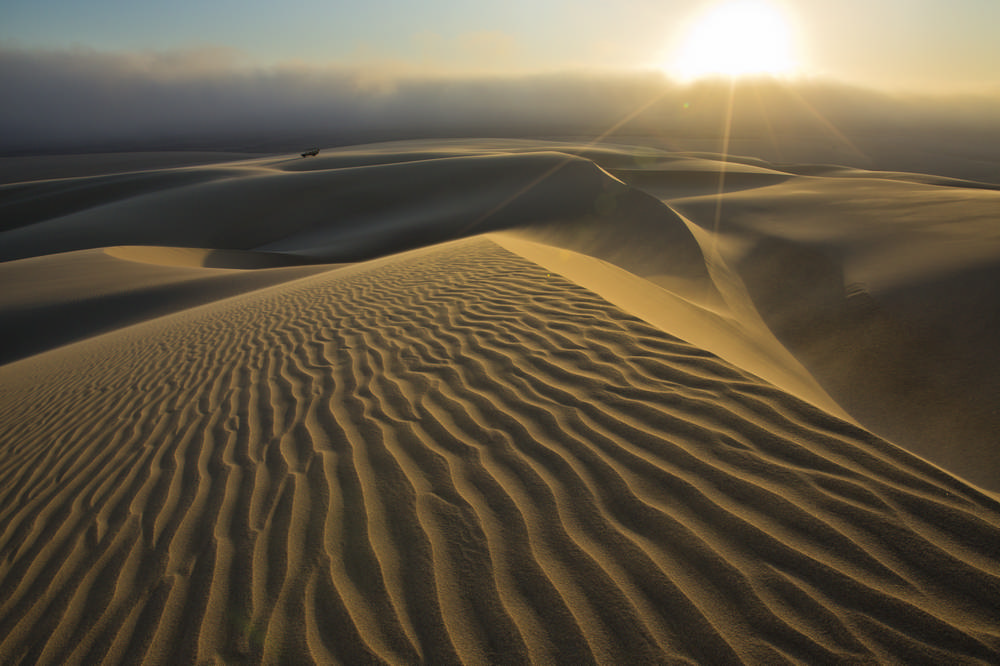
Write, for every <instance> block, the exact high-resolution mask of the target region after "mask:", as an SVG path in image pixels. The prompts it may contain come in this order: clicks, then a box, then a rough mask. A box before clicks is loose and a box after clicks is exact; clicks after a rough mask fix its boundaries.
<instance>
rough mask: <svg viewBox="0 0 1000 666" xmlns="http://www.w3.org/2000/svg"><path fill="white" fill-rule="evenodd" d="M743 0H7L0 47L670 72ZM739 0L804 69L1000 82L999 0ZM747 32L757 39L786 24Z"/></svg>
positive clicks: (399, 67) (486, 68)
mask: <svg viewBox="0 0 1000 666" xmlns="http://www.w3.org/2000/svg"><path fill="white" fill-rule="evenodd" d="M733 1H734V0H721V1H720V0H616V1H615V2H609V1H608V0H504V2H498V1H494V2H480V1H476V0H352V1H351V2H330V1H323V0H288V1H286V2H281V3H278V2H274V1H273V0H269V1H266V2H265V1H263V0H171V1H170V2H166V1H165V0H164V1H162V2H155V3H154V2H145V1H141V0H88V1H87V2H80V1H79V0H0V46H4V47H6V48H8V49H17V50H30V51H34V50H64V49H73V48H84V49H92V50H96V51H100V52H111V53H122V52H148V51H158V52H175V51H190V52H194V53H196V54H197V56H196V59H197V58H201V59H202V60H203V61H204V63H205V66H241V65H242V66H254V67H261V66H263V67H272V66H276V65H296V66H298V65H310V66H322V67H325V66H330V65H332V66H339V67H351V68H357V67H361V68H368V67H370V68H373V69H385V70H389V71H394V72H396V71H398V72H401V73H409V74H436V73H463V74H479V73H490V74H495V73H503V74H507V73H518V74H520V73H531V72H554V71H565V70H573V69H594V68H601V69H611V70H621V69H636V68H646V69H648V68H656V67H659V66H662V67H664V68H665V69H666V70H667V71H668V72H669V71H672V67H673V65H674V64H675V63H676V62H677V60H678V58H679V57H680V55H679V54H680V53H681V52H682V51H683V49H685V48H688V47H689V42H690V41H691V39H692V35H694V34H703V33H704V31H702V33H698V29H699V25H700V24H702V23H704V21H705V17H706V16H707V15H708V14H710V12H711V11H712V8H713V7H715V6H717V5H720V4H727V3H730V2H733ZM736 1H737V2H747V1H749V2H753V3H755V4H757V5H760V4H761V3H766V4H768V5H770V6H771V7H773V10H774V12H776V13H777V14H779V15H780V17H781V19H782V21H783V22H784V25H786V26H787V31H788V33H787V35H785V37H787V40H788V42H789V46H788V49H789V52H790V55H789V56H788V57H789V59H790V60H791V61H793V62H791V63H790V64H791V65H793V67H792V68H791V69H792V71H793V73H796V74H805V75H809V76H822V77H829V78H834V79H838V80H841V81H845V82H851V83H857V84H862V85H866V86H874V87H880V88H901V89H909V90H924V91H954V90H968V91H977V90H980V91H994V92H995V91H996V90H997V89H998V88H1000V38H998V35H1000V33H998V30H1000V0H736ZM743 32H744V33H746V32H751V33H752V32H753V30H752V29H749V30H747V31H743ZM701 39H703V40H704V39H710V38H706V37H702V38H701ZM720 39H722V38H720ZM725 39H726V41H727V43H729V44H730V46H731V45H732V44H731V42H732V39H733V38H732V37H726V38H725ZM738 39H740V40H742V43H741V44H739V45H738V46H739V47H740V48H742V49H744V51H745V52H746V51H750V52H754V51H755V50H756V49H757V48H758V46H759V47H760V48H765V47H766V45H767V44H768V43H770V42H773V41H774V40H775V39H778V37H776V36H775V35H772V34H742V35H740V36H739V37H738ZM728 57H736V56H735V55H730V56H728Z"/></svg>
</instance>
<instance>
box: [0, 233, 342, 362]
mask: <svg viewBox="0 0 1000 666" xmlns="http://www.w3.org/2000/svg"><path fill="white" fill-rule="evenodd" d="M291 259H292V260H294V259H295V258H294V257H293V258H291ZM287 263H288V258H286V257H282V256H280V255H267V254H264V253H258V252H234V251H218V250H197V249H193V248H166V247H145V248H143V247H115V248H108V249H106V250H79V251H77V252H67V253H63V254H54V255H48V256H43V257H33V258H31V259H20V260H18V261H8V262H2V263H0V284H2V285H5V286H8V288H6V289H5V290H3V291H2V292H0V363H7V362H9V361H13V360H16V359H19V358H24V357H26V356H30V355H32V354H37V353H39V352H43V351H46V350H48V349H52V348H54V347H58V346H60V345H63V344H67V343H69V342H75V341H77V340H82V339H85V338H88V337H90V336H92V335H97V334H99V333H104V332H107V331H113V330H115V329H117V328H120V327H123V326H128V325H130V324H134V323H137V322H140V321H145V320H147V319H153V318H155V317H159V316H162V315H165V314H169V313H171V312H178V311H181V310H185V309H187V308H190V307H194V306H196V305H202V304H204V303H210V302H212V301H215V300H219V299H222V298H228V297H230V296H234V295H236V294H242V293H245V292H248V291H253V290H255V289H261V288H264V287H269V286H271V285H274V284H278V283H281V282H286V281H289V280H294V279H297V278H300V277H303V276H305V275H313V274H315V273H320V272H323V271H328V270H331V269H332V268H335V267H334V266H328V265H320V266H288V265H287ZM206 264H211V265H213V266H215V268H209V267H207V266H206ZM281 264H285V266H284V267H282V266H281ZM221 266H232V267H234V268H230V269H226V268H221ZM235 267H240V268H241V269H243V270H237V269H236V268H235ZM251 267H254V268H256V269H257V270H248V269H250V268H251Z"/></svg>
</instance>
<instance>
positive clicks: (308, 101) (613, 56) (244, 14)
mask: <svg viewBox="0 0 1000 666" xmlns="http://www.w3.org/2000/svg"><path fill="white" fill-rule="evenodd" d="M997 26H1000V0H615V1H614V2H611V1H609V0H504V2H480V1H476V0H436V1H434V0H424V1H422V2H421V1H418V0H364V1H361V0H355V1H353V2H349V3H348V2H329V1H327V2H322V1H320V0H286V1H285V2H282V3H277V2H263V1H262V0H171V1H170V2H165V1H164V2H144V1H140V0H128V1H125V0H88V2H80V1H79V0H0V91H3V94H4V103H3V104H0V154H23V153H25V152H28V153H30V152H34V151H42V150H47V151H58V150H69V149H73V150H111V149H115V150H119V149H120V150H132V149H145V148H146V147H149V148H150V149H179V148H182V147H185V146H187V147H188V148H190V149H199V150H201V149H212V150H214V149H222V148H226V147H228V148H232V149H238V150H255V149H260V150H276V149H279V147H280V149H281V150H285V149H286V148H289V147H291V148H301V145H300V144H303V145H304V144H313V143H316V144H317V145H320V144H322V145H342V144H344V143H350V142H361V141H366V140H383V139H391V138H408V137H419V136H472V135H475V136H526V135H531V136H570V135H573V136H597V135H602V134H604V133H605V132H608V131H609V130H611V129H614V130H615V131H619V133H620V134H623V133H625V132H627V131H635V132H639V133H647V134H648V133H655V134H658V135H659V136H662V137H665V138H668V139H669V137H671V136H673V137H677V136H682V135H683V136H687V137H695V138H697V137H701V136H704V137H711V136H714V135H715V134H718V132H719V128H720V127H721V126H722V124H723V120H724V119H725V117H726V113H727V103H728V102H727V100H729V101H732V100H733V99H735V100H736V102H737V103H736V105H735V110H734V111H733V113H732V129H733V133H734V134H733V135H734V137H736V136H744V137H753V136H761V135H762V133H765V134H773V133H774V130H775V128H778V129H780V130H781V131H782V132H785V133H787V132H788V131H791V130H793V129H796V128H798V130H801V131H803V132H805V131H809V132H813V133H814V134H815V133H816V132H819V134H820V135H822V138H821V140H820V143H822V144H824V145H829V146H831V150H832V149H833V147H841V146H847V149H848V152H852V151H853V152H854V153H857V152H858V151H857V150H855V149H854V148H851V142H850V141H845V140H844V139H846V138H847V137H848V135H850V136H851V137H862V138H863V137H864V136H869V137H871V136H875V137H886V136H890V135H893V136H894V135H896V134H898V133H899V132H903V131H909V132H910V134H911V135H912V134H913V133H914V132H915V130H913V129H912V128H920V131H921V133H922V136H925V137H928V138H933V139H934V141H937V142H939V143H941V145H947V143H948V142H949V141H960V142H967V143H969V144H970V145H974V146H982V150H984V151H993V150H994V148H995V147H996V145H997V143H998V142H1000V39H997V36H996V32H997ZM754 81H759V82H760V83H759V85H757V84H755V83H753V82H754ZM730 82H731V84H732V85H734V86H736V88H739V92H738V94H737V95H736V97H727V95H726V91H727V89H728V86H729V85H730ZM751 84H752V85H751ZM775 84H780V85H777V87H776V85H775ZM748 86H749V87H748ZM782 86H783V87H782ZM736 88H734V90H736ZM741 132H742V134H740V133H741ZM986 136H990V137H992V139H991V141H992V143H991V142H985V141H984V140H983V137H986ZM830 137H832V139H830ZM904 142H910V139H909V138H907V139H906V140H905V141H904ZM936 145H937V144H935V146H936ZM228 148H226V149H228ZM838 150H839V148H838ZM934 150H937V148H936V147H935V148H934ZM838 159H839V158H838ZM861 164H863V162H861Z"/></svg>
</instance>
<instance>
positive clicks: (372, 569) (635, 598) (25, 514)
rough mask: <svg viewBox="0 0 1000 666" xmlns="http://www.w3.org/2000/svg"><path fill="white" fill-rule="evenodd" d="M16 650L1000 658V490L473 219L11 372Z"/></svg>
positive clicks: (377, 657)
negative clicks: (835, 412) (474, 230)
mask: <svg viewBox="0 0 1000 666" xmlns="http://www.w3.org/2000/svg"><path fill="white" fill-rule="evenodd" d="M0 442H2V447H0V637H2V639H0V662H3V663H22V662H23V663H28V662H38V663H51V664H64V663H95V662H98V661H106V662H108V663H119V662H131V663H139V662H143V663H194V662H208V661H240V660H251V661H262V662H264V663H311V662H317V663H337V662H340V663H368V662H381V661H384V662H395V663H416V662H425V663H435V664H444V663H456V662H459V661H464V662H467V663H487V662H492V663H496V662H500V661H510V662H518V661H527V660H532V661H535V662H537V663H566V664H581V663H589V662H593V661H598V662H602V663H653V662H670V661H673V662H677V663H712V664H723V663H738V662H752V663H768V664H774V663H788V662H800V663H845V662H851V663H990V662H993V663H995V662H996V661H997V660H998V659H1000V630H998V628H1000V564H998V562H1000V552H998V549H1000V506H998V504H997V503H996V502H994V501H993V500H991V499H990V498H988V497H986V496H984V495H983V494H981V493H980V492H978V491H976V490H975V489H973V488H971V487H970V486H968V485H966V484H964V483H963V482H961V481H959V480H958V479H956V478H954V477H952V476H950V475H948V474H946V473H944V472H942V471H940V470H939V469H937V468H935V467H933V466H931V465H928V464H926V463H924V462H922V461H921V460H920V459H918V458H916V457H914V456H912V455H910V454H908V453H907V452H905V451H904V450H902V449H899V448H897V447H895V446H893V445H891V444H888V443H887V442H885V441H883V440H881V439H879V438H878V437H875V436H873V435H871V434H869V433H868V432H866V431H864V430H862V429H860V428H858V427H855V426H852V425H850V424H847V423H845V422H844V421H841V420H839V419H837V418H834V417H832V416H829V415H827V414H826V413H824V412H822V411H820V410H818V409H816V408H814V407H812V406H810V405H808V404H807V403H804V402H802V401H800V400H797V399H795V398H793V397H791V396H789V395H788V394H786V393H783V392H781V391H779V390H777V389H775V388H773V387H772V386H770V385H768V384H765V383H764V382H762V381H760V380H758V379H756V378H755V377H753V376H752V375H749V374H746V373H745V372H743V371H741V370H739V369H737V368H735V367H733V366H732V365H730V364H728V363H725V362H723V361H721V360H720V359H718V358H717V357H715V356H713V355H711V354H709V353H706V352H704V351H701V350H699V349H698V348H696V347H693V346H691V345H689V344H687V343H685V342H682V341H681V340H679V339H677V338H674V337H672V336H670V335H668V334H666V333H664V332H663V331H661V330H659V329H657V328H654V327H652V326H650V325H648V324H645V323H644V322H642V321H640V320H638V319H635V318H633V317H631V316H628V315H626V314H625V313H624V312H622V311H621V310H619V309H618V308H616V307H614V306H613V305H611V304H609V303H608V302H606V301H603V300H602V299H600V298H598V297H597V296H595V295H594V294H593V293H592V292H589V291H587V290H585V289H582V288H580V287H578V286H576V285H575V284H573V283H571V282H568V281H566V280H564V279H562V278H560V277H557V276H553V275H551V274H549V273H547V272H546V271H545V270H544V269H541V268H540V267H539V266H538V265H536V264H534V263H531V262H529V261H527V260H525V259H523V258H521V257H519V256H517V255H514V254H512V253H510V252H508V251H505V250H503V249H501V248H500V247H499V246H497V245H496V244H494V243H492V242H490V241H487V240H483V239H469V240H464V241H458V242H454V243H450V244H446V245H442V246H439V247H436V248H431V249H426V250H420V251H415V252H412V253H408V254H405V255H398V256H395V257H391V258H387V259H382V260H377V261H373V262H369V263H365V264H360V265H357V266H352V267H347V268H344V269H341V270H338V271H334V272H330V273H326V274H322V275H317V276H314V277H310V278H305V279H303V280H298V281H295V282H291V283H287V284H284V285H279V286H276V287H273V288H270V289H266V290H262V291H257V292H254V293H251V294H246V295H243V296H239V297H235V298H231V299H227V300H224V301H219V302H217V303H214V304H210V305H206V306H203V307H199V308H193V309H190V310H187V311H185V312H182V313H178V314H174V315H170V316H167V317H163V318H160V319H157V320H155V321H153V322H149V323H146V324H139V325H136V326H132V327H129V328H123V329H121V330H119V331H116V332H113V333H109V334H107V335H103V336H100V337H96V338H92V339H90V340H87V341H84V342H81V343H78V344H75V345H71V346H68V347H64V348H62V349H58V350H54V351H51V352H49V353H46V354H42V355H39V356H35V357H33V358H30V359H25V360H23V361H19V362H15V363H10V364H7V365H5V366H2V367H0Z"/></svg>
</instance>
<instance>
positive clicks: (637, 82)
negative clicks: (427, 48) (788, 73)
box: [0, 48, 1000, 177]
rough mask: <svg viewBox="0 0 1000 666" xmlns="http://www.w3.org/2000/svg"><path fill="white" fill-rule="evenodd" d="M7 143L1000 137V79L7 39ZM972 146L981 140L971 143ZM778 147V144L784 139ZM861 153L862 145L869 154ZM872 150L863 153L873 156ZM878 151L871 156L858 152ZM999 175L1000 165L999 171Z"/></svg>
mask: <svg viewBox="0 0 1000 666" xmlns="http://www.w3.org/2000/svg"><path fill="white" fill-rule="evenodd" d="M0 90H3V91H4V97H5V103H4V104H3V105H2V106H0V152H3V153H6V154H13V153H30V152H54V151H61V150H64V151H71V150H125V149H127V150H142V149H165V148H175V149H198V150H218V149H228V150H246V151H251V150H262V151H271V150H297V149H300V148H301V147H302V146H303V145H305V144H309V145H320V146H327V145H335V144H344V143H352V142H357V141H371V140H381V139H396V138H410V137H427V136H442V137H444V136H472V135H475V136H525V135H527V136H546V135H547V136H571V135H572V136H598V135H601V134H604V133H606V132H608V131H609V130H613V132H612V134H613V135H628V134H643V135H655V136H659V137H662V138H663V139H664V140H665V141H669V140H671V139H677V140H678V141H680V140H687V141H690V140H694V139H704V140H705V141H707V142H711V141H713V140H714V141H717V140H718V138H719V137H720V136H721V135H722V128H723V126H724V125H725V121H726V119H727V118H728V117H730V115H731V118H732V124H731V128H732V138H733V140H734V141H736V142H739V141H741V140H749V139H765V138H769V139H770V140H771V141H772V142H773V143H775V144H776V145H777V144H780V143H781V142H782V141H785V142H786V143H789V141H790V140H791V138H794V139H795V140H799V139H800V138H801V137H804V136H808V137H812V138H813V139H815V140H816V141H820V142H821V143H822V142H826V143H830V144H831V146H833V147H836V148H837V149H838V150H839V151H840V152H841V153H844V154H845V156H846V157H848V158H849V157H850V154H851V152H852V150H853V151H854V152H855V153H857V154H858V155H861V154H864V155H867V156H869V157H870V154H869V153H870V150H866V149H864V148H863V147H861V146H862V145H863V144H866V141H867V142H868V143H870V142H871V140H872V139H874V138H878V139H880V140H884V139H885V138H886V137H899V138H900V140H907V141H911V142H912V141H913V140H914V138H917V139H919V141H922V142H923V143H922V144H921V145H925V146H926V147H927V149H928V150H931V149H937V148H934V147H935V146H948V145H951V146H957V145H961V146H962V147H963V150H964V151H965V153H963V154H966V156H969V155H971V156H972V158H973V159H978V158H977V157H976V155H977V154H978V153H977V152H976V151H977V150H978V151H979V152H981V153H982V155H983V156H984V157H983V159H988V156H989V155H990V154H996V148H997V146H1000V94H996V92H993V93H991V94H984V95H981V96H968V95H967V96H962V97H958V96H952V97H934V96H930V95H928V96H924V97H920V96H909V97H901V96H890V95H887V94H881V93H878V92H876V91H872V90H866V89H860V88H854V87H850V86H847V85H842V84H835V83H830V82H808V81H806V82H798V83H794V84H789V83H782V82H778V81H766V80H757V81H747V82H741V83H739V84H737V86H736V88H735V91H734V93H735V94H734V96H733V98H732V99H733V100H734V101H733V104H732V109H731V114H730V99H731V98H730V86H729V84H728V83H726V82H721V81H714V82H713V81H707V82H700V83H696V84H692V85H686V86H684V85H679V84H677V83H674V82H672V81H670V80H669V79H667V78H666V77H665V76H664V75H662V74H660V73H651V72H647V73H629V74H624V73H615V74H611V73H593V72H591V73H582V72H577V73H562V74H539V75H531V76H511V77H499V76H496V77H478V78H446V77H437V78H435V77H423V78H418V77H413V76H406V77H403V76H399V75H395V74H393V73H392V72H390V71H378V70H373V69H364V70H362V69H345V68H339V69H338V68H332V67H331V68H318V67H307V66H291V65H289V66H283V67H275V68H270V69H254V68H252V67H247V66H243V65H242V64H241V63H240V60H239V58H238V57H237V56H236V55H235V54H233V53H230V52H227V51H225V50H221V49H203V50H195V51H184V52H173V53H132V54H121V53H117V54H111V53H102V52H96V51H90V50H69V51H31V50H22V49H16V48H0ZM969 151H972V152H971V153H969ZM779 152H780V151H779ZM859 160H860V158H859ZM861 161H862V162H863V160H861ZM860 165H864V164H860ZM998 177H1000V176H998Z"/></svg>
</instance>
